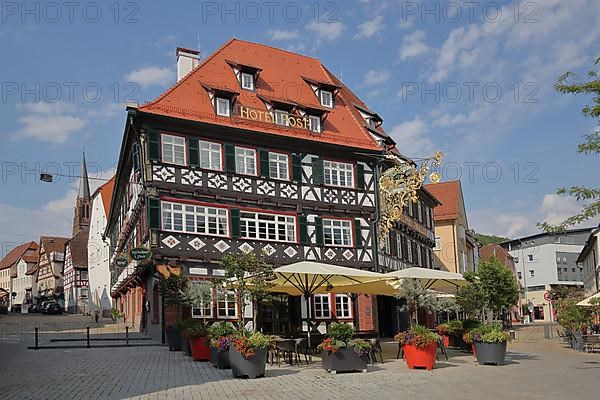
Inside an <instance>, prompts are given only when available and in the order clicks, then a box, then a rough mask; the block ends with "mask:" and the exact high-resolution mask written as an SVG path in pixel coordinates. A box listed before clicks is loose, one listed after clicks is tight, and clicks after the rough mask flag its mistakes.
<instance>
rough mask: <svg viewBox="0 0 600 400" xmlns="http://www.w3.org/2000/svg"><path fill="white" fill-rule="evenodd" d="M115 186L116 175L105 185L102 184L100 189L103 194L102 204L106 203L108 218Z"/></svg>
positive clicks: (105, 209) (105, 208)
mask: <svg viewBox="0 0 600 400" xmlns="http://www.w3.org/2000/svg"><path fill="white" fill-rule="evenodd" d="M114 188H115V177H114V176H113V177H112V178H110V180H109V181H108V182H106V183H105V184H104V185H102V186H100V187H99V188H98V190H99V191H100V195H101V196H102V204H103V205H104V212H105V214H104V215H106V218H108V213H109V212H110V201H111V199H112V193H113V190H114Z"/></svg>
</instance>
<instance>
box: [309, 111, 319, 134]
mask: <svg viewBox="0 0 600 400" xmlns="http://www.w3.org/2000/svg"><path fill="white" fill-rule="evenodd" d="M308 122H309V128H310V131H311V132H315V133H321V117H319V116H318V115H309V116H308Z"/></svg>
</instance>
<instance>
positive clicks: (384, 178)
mask: <svg viewBox="0 0 600 400" xmlns="http://www.w3.org/2000/svg"><path fill="white" fill-rule="evenodd" d="M389 157H390V158H393V159H396V160H397V161H399V162H401V164H399V165H396V166H394V167H391V168H389V169H387V170H385V171H384V172H383V173H382V174H381V177H380V178H379V198H380V214H381V216H380V220H379V239H380V240H379V244H380V247H383V246H384V245H385V242H386V240H385V238H386V237H387V236H388V234H389V232H390V229H392V227H393V226H394V224H395V223H397V222H400V221H402V217H403V213H404V207H405V206H406V205H407V204H408V202H409V201H412V202H413V203H414V202H416V201H417V199H418V197H417V192H418V190H419V189H420V188H421V187H422V186H423V182H425V179H427V176H429V180H430V181H431V182H432V183H437V182H439V181H440V174H439V172H438V171H437V170H438V168H439V166H440V164H441V162H442V157H443V155H442V153H441V152H439V151H437V152H435V154H434V155H433V157H429V158H425V159H424V160H423V161H422V162H421V165H420V166H417V165H414V164H413V163H408V162H406V161H404V160H400V159H399V158H397V157H396V156H393V155H390V156H389ZM432 170H433V172H431V171H432Z"/></svg>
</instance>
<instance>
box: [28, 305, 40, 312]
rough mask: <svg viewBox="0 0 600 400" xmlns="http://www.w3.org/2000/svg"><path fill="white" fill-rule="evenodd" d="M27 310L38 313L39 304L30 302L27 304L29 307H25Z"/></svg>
mask: <svg viewBox="0 0 600 400" xmlns="http://www.w3.org/2000/svg"><path fill="white" fill-rule="evenodd" d="M27 312H29V313H39V312H40V306H39V304H31V305H30V306H29V308H28V309H27Z"/></svg>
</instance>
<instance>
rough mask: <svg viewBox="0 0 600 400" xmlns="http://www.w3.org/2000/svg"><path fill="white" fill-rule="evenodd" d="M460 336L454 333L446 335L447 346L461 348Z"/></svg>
mask: <svg viewBox="0 0 600 400" xmlns="http://www.w3.org/2000/svg"><path fill="white" fill-rule="evenodd" d="M461 342H463V340H462V336H461V335H458V334H456V333H451V334H449V335H448V346H450V347H461Z"/></svg>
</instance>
